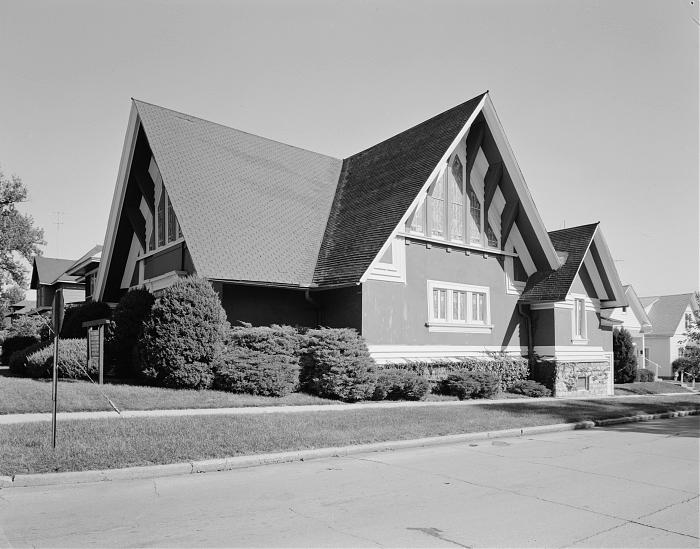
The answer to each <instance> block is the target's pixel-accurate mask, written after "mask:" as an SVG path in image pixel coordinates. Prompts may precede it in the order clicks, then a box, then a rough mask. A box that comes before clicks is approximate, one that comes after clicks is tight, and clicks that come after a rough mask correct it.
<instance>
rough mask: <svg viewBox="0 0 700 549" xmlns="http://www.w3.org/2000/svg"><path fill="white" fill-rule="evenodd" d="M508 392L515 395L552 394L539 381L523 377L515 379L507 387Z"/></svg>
mask: <svg viewBox="0 0 700 549" xmlns="http://www.w3.org/2000/svg"><path fill="white" fill-rule="evenodd" d="M508 392H509V393H513V394H516V395H525V396H529V397H548V396H552V391H550V390H549V389H548V388H547V387H545V386H544V385H542V384H541V383H537V382H536V381H533V380H531V379H523V380H520V381H516V382H515V383H513V385H511V386H510V387H508Z"/></svg>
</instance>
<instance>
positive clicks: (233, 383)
mask: <svg viewBox="0 0 700 549" xmlns="http://www.w3.org/2000/svg"><path fill="white" fill-rule="evenodd" d="M298 384H299V360H298V358H297V357H295V356H288V355H283V354H267V353H264V352H261V351H256V350H254V349H249V348H247V347H233V348H231V349H229V350H228V351H226V352H225V353H224V356H223V359H222V362H221V364H219V365H218V366H217V368H216V370H215V371H214V388H215V389H220V390H222V391H231V392H233V393H249V394H252V395H263V396H284V395H287V394H289V393H291V392H293V391H295V390H296V389H297V386H298Z"/></svg>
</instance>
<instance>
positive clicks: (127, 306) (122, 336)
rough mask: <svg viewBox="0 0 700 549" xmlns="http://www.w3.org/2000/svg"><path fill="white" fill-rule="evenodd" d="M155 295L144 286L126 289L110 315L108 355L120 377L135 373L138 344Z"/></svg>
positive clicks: (136, 369) (106, 342)
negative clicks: (110, 327)
mask: <svg viewBox="0 0 700 549" xmlns="http://www.w3.org/2000/svg"><path fill="white" fill-rule="evenodd" d="M154 301H155V298H154V297H153V294H152V293H151V292H149V291H148V290H145V289H141V288H138V289H133V290H129V291H128V292H126V293H125V294H124V295H123V296H122V297H121V299H120V300H119V303H118V304H117V307H116V309H114V314H113V315H112V325H113V327H112V330H111V331H112V336H111V338H110V339H109V340H108V341H105V347H106V349H105V351H106V354H107V359H108V360H109V361H110V362H111V363H112V364H114V369H115V372H116V374H117V375H118V376H120V377H122V378H130V377H134V376H136V375H137V374H138V352H137V344H138V341H139V338H140V337H141V334H142V333H143V326H144V322H145V320H146V318H147V317H148V315H149V313H150V312H151V307H153V302H154Z"/></svg>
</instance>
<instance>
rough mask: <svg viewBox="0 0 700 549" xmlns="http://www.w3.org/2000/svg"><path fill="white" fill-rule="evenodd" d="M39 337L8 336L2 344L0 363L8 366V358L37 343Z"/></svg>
mask: <svg viewBox="0 0 700 549" xmlns="http://www.w3.org/2000/svg"><path fill="white" fill-rule="evenodd" d="M39 341H40V340H39V337H38V336H36V335H14V336H9V337H8V338H6V339H5V341H3V343H2V363H3V364H6V365H7V364H9V363H10V357H12V355H13V354H15V353H16V352H17V351H21V350H22V349H26V348H27V347H29V346H31V345H34V344H36V343H39Z"/></svg>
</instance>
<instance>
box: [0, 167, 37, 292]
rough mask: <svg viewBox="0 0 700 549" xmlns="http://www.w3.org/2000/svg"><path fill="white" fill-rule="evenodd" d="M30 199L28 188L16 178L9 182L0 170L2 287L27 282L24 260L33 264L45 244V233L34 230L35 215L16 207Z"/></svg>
mask: <svg viewBox="0 0 700 549" xmlns="http://www.w3.org/2000/svg"><path fill="white" fill-rule="evenodd" d="M26 199H27V188H26V187H25V185H24V183H22V180H21V179H20V178H19V177H17V176H16V175H13V176H12V177H11V178H10V179H7V178H6V177H5V175H4V174H3V173H2V171H0V285H2V284H4V283H6V282H8V281H9V280H12V281H14V282H15V283H16V284H18V285H20V286H21V285H23V284H24V283H25V282H26V274H25V270H24V266H23V264H22V261H21V259H19V257H18V256H20V257H22V258H24V259H25V260H27V261H31V258H32V256H35V255H40V254H41V250H40V249H39V246H42V245H44V244H45V242H44V231H43V230H42V229H38V228H36V227H34V219H33V218H32V216H30V215H27V214H23V213H20V212H19V211H18V210H17V209H16V205H17V204H19V203H21V202H24V201H25V200H26Z"/></svg>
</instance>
